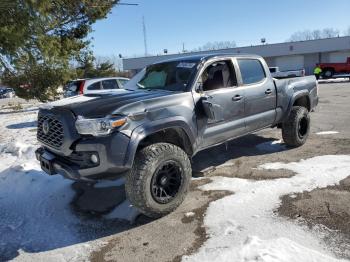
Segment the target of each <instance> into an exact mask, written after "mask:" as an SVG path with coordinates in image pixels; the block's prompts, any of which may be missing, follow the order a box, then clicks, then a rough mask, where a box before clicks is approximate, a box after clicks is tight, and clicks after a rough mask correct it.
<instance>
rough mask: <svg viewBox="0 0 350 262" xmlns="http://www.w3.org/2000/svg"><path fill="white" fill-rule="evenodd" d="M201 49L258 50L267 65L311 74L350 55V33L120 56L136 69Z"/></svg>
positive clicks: (282, 69) (243, 51)
mask: <svg viewBox="0 0 350 262" xmlns="http://www.w3.org/2000/svg"><path fill="white" fill-rule="evenodd" d="M201 53H206V54H207V53H247V54H257V55H261V56H263V57H264V58H265V59H266V61H267V63H268V65H269V66H278V67H279V68H280V70H281V71H286V70H296V69H305V70H306V74H312V73H313V69H314V67H315V65H316V63H319V62H323V63H327V62H345V61H346V58H347V57H350V36H346V37H336V38H327V39H319V40H310V41H300V42H286V43H278V44H266V45H257V46H245V47H236V48H228V49H220V50H213V51H205V52H192V53H181V54H169V55H161V56H148V57H137V58H125V59H123V68H124V70H131V71H134V72H137V71H139V70H140V69H142V68H143V67H145V66H147V65H149V64H153V63H156V62H160V61H164V60H168V59H171V58H176V57H185V56H191V55H193V54H201Z"/></svg>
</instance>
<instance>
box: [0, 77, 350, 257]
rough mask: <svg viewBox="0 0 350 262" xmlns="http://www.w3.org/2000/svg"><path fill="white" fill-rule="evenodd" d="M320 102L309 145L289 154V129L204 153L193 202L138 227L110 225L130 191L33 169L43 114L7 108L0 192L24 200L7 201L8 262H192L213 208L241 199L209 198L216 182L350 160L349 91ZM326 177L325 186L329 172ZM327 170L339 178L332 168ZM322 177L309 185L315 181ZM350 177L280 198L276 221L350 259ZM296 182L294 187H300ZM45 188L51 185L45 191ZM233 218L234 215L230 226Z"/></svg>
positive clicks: (322, 93)
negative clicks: (329, 159)
mask: <svg viewBox="0 0 350 262" xmlns="http://www.w3.org/2000/svg"><path fill="white" fill-rule="evenodd" d="M319 97H320V101H319V106H318V107H317V109H316V110H315V112H313V113H312V115H311V121H312V124H311V126H312V127H311V134H310V137H309V139H308V141H307V143H306V144H305V145H304V146H302V147H300V148H293V149H291V148H287V147H286V146H285V145H284V144H283V142H281V141H280V139H281V131H280V130H279V129H268V130H263V131H261V132H259V133H256V134H251V135H249V136H246V137H243V138H240V139H237V140H234V141H230V142H228V143H226V144H224V145H221V146H217V147H214V148H211V149H208V150H206V151H202V152H200V153H198V154H197V155H196V156H195V157H194V159H193V176H194V178H193V180H192V183H191V190H190V192H189V194H188V196H187V198H186V200H185V202H184V203H183V204H182V205H181V206H180V207H179V208H178V209H177V210H176V211H175V212H173V213H171V214H169V215H167V216H165V217H163V218H161V219H158V220H153V219H149V218H146V217H144V216H142V215H140V216H138V217H136V219H135V220H134V219H128V220H121V219H119V218H118V219H115V218H114V219H111V217H113V216H110V213H114V214H116V213H118V212H119V213H120V212H124V211H123V209H118V208H117V209H115V207H116V206H118V205H120V204H121V203H124V202H123V201H124V200H125V192H124V188H123V186H122V185H119V186H116V185H107V186H106V185H104V186H98V187H96V186H95V187H91V186H88V185H86V184H81V183H73V184H71V182H70V181H67V180H64V179H62V178H61V177H59V176H52V177H49V176H47V175H46V174H44V173H43V172H41V171H40V170H37V169H35V164H33V163H32V162H35V160H34V158H33V156H32V155H31V153H30V152H31V150H34V149H35V148H36V147H37V145H36V142H35V131H36V122H35V118H36V112H35V111H33V110H32V111H28V112H25V113H23V114H21V113H18V112H15V113H9V112H8V111H6V109H5V111H4V112H2V113H1V114H0V117H3V118H2V121H4V122H3V124H2V126H1V128H2V130H1V134H0V143H1V147H2V148H1V147H0V151H1V152H2V154H3V153H4V152H10V153H11V154H10V155H9V156H8V157H7V158H5V157H4V160H2V162H5V161H8V162H9V164H8V166H7V165H6V164H5V163H0V164H2V165H3V166H4V167H5V169H4V170H3V171H1V172H0V178H1V181H2V184H0V186H2V185H3V187H2V189H1V190H2V191H0V192H1V193H2V194H3V195H4V192H3V191H6V188H7V186H5V185H7V184H8V185H9V187H8V188H9V190H10V191H11V190H17V191H18V192H17V191H16V192H17V194H16V195H15V196H16V197H15V198H13V200H6V198H2V195H0V203H1V204H2V205H3V210H4V212H2V213H0V260H2V259H3V260H8V259H15V260H19V261H38V260H41V261H49V260H54V261H57V259H62V260H72V261H81V260H89V261H180V260H185V261H188V260H186V259H187V258H186V256H188V255H191V254H195V253H197V252H198V251H199V250H203V247H205V248H204V249H205V250H209V251H210V248H207V247H206V244H207V243H208V242H209V240H210V239H211V237H212V236H213V235H215V234H213V232H211V231H210V230H211V229H210V228H208V227H206V226H205V225H206V224H207V223H208V221H207V220H208V219H209V218H208V210H209V209H208V207H209V206H210V207H212V206H213V204H215V203H218V202H219V201H220V200H222V199H223V198H224V197H225V199H226V198H227V197H230V196H234V195H235V194H236V193H237V192H236V191H235V190H236V189H235V190H222V189H220V190H205V189H203V186H204V185H209V184H210V183H211V181H212V180H215V178H216V177H224V178H228V179H232V178H241V179H240V182H242V183H243V184H245V183H252V182H259V183H260V182H261V183H262V185H264V183H265V182H266V183H270V182H273V181H277V180H279V179H285V181H288V179H293V178H294V177H297V174H296V173H295V172H293V171H292V170H290V169H288V168H282V169H274V170H271V169H262V168H258V167H259V166H261V165H264V164H266V163H277V162H282V163H287V164H288V163H291V162H300V161H301V160H302V159H306V160H307V159H311V158H314V157H316V156H327V155H337V156H341V155H350V127H349V120H350V103H349V98H350V83H349V82H340V83H327V82H324V83H320V85H319ZM16 99H17V98H15V99H14V100H12V104H13V101H17V100H16ZM2 102H3V101H2ZM7 102H8V101H7ZM14 104H16V103H14ZM3 105H5V106H6V105H7V103H5V102H4V104H3ZM9 136H12V138H11V139H12V140H13V141H14V142H16V143H19V144H15V148H13V147H12V146H11V147H6V143H7V142H9V140H11V139H9ZM28 145H29V147H28ZM17 147H19V148H20V150H18V148H17ZM4 148H5V149H4ZM4 150H7V151H4ZM17 152H18V153H17ZM17 156H18V158H16V157H17ZM13 159H15V160H14V162H13V164H11V163H10V162H11V161H12V160H13ZM301 162H302V161H301ZM321 164H324V163H321V162H320V165H321ZM26 166H28V167H27V168H30V169H29V170H28V169H26ZM23 168H24V169H23ZM312 168H313V169H310V170H309V171H310V172H311V171H316V172H318V170H319V169H318V167H317V163H316V165H315V166H313V167H312ZM320 170H322V169H320ZM326 171H327V170H326ZM328 171H329V170H328ZM328 171H327V172H328ZM319 172H320V174H319V176H320V178H322V176H323V175H324V173H323V171H319ZM329 172H330V173H332V169H331V170H330V171H329ZM316 174H317V176H316V178H312V179H311V180H310V181H309V182H310V184H312V183H313V180H317V177H318V173H316ZM348 176H349V177H348V178H345V179H342V181H341V182H340V183H337V184H335V185H330V186H326V187H321V188H315V187H314V188H313V189H312V190H306V191H303V190H299V191H298V193H295V194H292V195H291V194H286V195H281V198H280V201H279V202H280V203H279V205H278V206H276V207H275V208H274V209H273V213H274V216H275V218H278V219H281V220H283V221H287V222H288V223H289V222H290V223H291V224H293V225H294V224H300V225H303V226H304V227H305V228H307V229H309V230H310V231H312V232H318V234H317V236H318V238H317V240H319V241H320V243H323V245H324V246H325V247H326V248H327V253H328V254H331V255H332V256H335V257H337V258H345V259H350V251H349V250H350V246H349V243H350V241H349V240H350V231H349V221H350V211H349V210H350V205H349V201H348V199H349V197H350V170H349V172H348ZM343 177H346V176H343ZM11 179H14V180H11ZM16 179H17V180H16ZM23 181H24V182H23ZM295 181H296V180H293V181H292V182H291V184H293V183H295V184H296V185H297V186H302V185H300V184H298V183H296V182H295ZM22 182H23V183H22ZM6 183H7V184H6ZM55 183H56V185H58V186H57V188H56V187H55V185H54V184H55ZM266 183H265V184H266ZM20 185H25V186H26V190H20V188H21V186H20ZM257 185H258V184H257ZM327 185H328V184H327ZM40 187H46V188H47V190H46V191H47V192H46V191H45V188H40ZM71 189H73V190H71ZM238 189H239V188H238ZM39 191H42V192H39ZM70 191H71V192H70ZM257 191H258V188H256V189H254V190H252V191H248V197H250V194H251V195H252V196H253V195H254V194H255V193H256V192H257ZM262 193H264V192H262ZM267 193H268V192H267ZM237 195H238V193H237ZM262 196H264V194H262ZM1 201H2V202H1ZM11 201H13V202H11ZM36 201H37V202H36ZM232 201H235V200H232ZM33 202H35V203H33ZM247 205H248V204H247ZM27 209H28V210H27ZM248 209H251V206H249V205H248V206H245V208H244V209H242V212H241V210H239V212H241V213H242V214H246V213H248ZM22 210H24V211H23V214H22ZM118 210H119V211H118ZM5 211H6V212H5ZM223 211H224V210H223ZM12 213H14V214H12ZM222 214H224V212H223V213H222ZM118 215H120V214H118ZM122 215H123V214H122ZM124 215H125V216H126V215H130V214H124ZM131 215H132V214H131ZM134 215H135V214H134ZM220 215H221V214H220ZM253 215H254V218H253V219H255V220H254V221H255V222H256V223H257V224H256V225H257V227H261V228H264V227H267V226H268V225H267V224H264V217H260V216H258V215H256V214H255V213H254V214H253ZM26 216H27V217H26ZM247 218H248V219H250V217H249V216H247ZM235 219H236V218H235V217H234V215H233V216H232V220H233V221H234V220H235ZM38 221H39V222H38ZM130 221H132V222H130ZM230 223H233V222H232V221H231V222H230ZM223 226H225V225H223ZM226 226H227V225H226ZM244 226H245V227H246V226H247V225H244ZM232 227H233V226H232V225H230V226H229V227H228V228H231V229H232ZM234 228H235V230H236V231H232V232H236V233H237V234H239V232H240V230H241V229H242V228H243V226H242V225H237V226H235V227H234ZM231 229H230V230H231ZM273 230H274V229H273ZM273 230H272V234H274V232H273ZM242 231H244V230H242ZM225 232H226V231H225ZM230 232H231V231H228V234H230ZM282 233H283V232H282ZM276 234H277V229H276ZM231 237H234V234H233V235H232V236H231ZM48 239H49V240H50V241H51V242H50V241H49V240H48ZM78 247H79V248H78ZM85 247H87V248H85ZM201 247H202V248H201ZM219 248H221V249H223V250H224V249H225V248H227V247H226V244H222V245H221V246H220V245H219ZM20 250H21V251H20ZM213 250H214V249H213ZM215 250H216V251H217V250H218V249H217V248H216V249H215ZM216 251H215V252H216ZM2 252H3V253H2ZM86 255H87V256H86ZM189 261H192V260H191V259H189ZM194 261H201V260H200V259H197V260H194ZM202 261H203V260H202ZM207 261H210V258H207ZM323 261H327V260H323Z"/></svg>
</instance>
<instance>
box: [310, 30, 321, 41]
mask: <svg viewBox="0 0 350 262" xmlns="http://www.w3.org/2000/svg"><path fill="white" fill-rule="evenodd" d="M321 38H322V31H321V30H318V29H317V30H314V31H312V39H321Z"/></svg>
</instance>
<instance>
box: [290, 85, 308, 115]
mask: <svg viewBox="0 0 350 262" xmlns="http://www.w3.org/2000/svg"><path fill="white" fill-rule="evenodd" d="M301 97H306V99H307V100H308V102H309V103H310V106H311V98H310V92H309V91H308V90H300V91H297V92H295V93H294V94H293V96H292V98H291V99H290V100H289V104H288V107H287V110H286V115H285V117H284V120H286V119H288V117H289V115H290V112H291V111H292V108H293V105H294V103H295V101H296V100H297V99H299V98H301Z"/></svg>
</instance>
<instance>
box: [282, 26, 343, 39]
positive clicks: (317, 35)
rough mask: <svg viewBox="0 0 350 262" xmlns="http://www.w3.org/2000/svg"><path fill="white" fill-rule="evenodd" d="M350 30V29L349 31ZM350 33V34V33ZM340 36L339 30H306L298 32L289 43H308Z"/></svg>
mask: <svg viewBox="0 0 350 262" xmlns="http://www.w3.org/2000/svg"><path fill="white" fill-rule="evenodd" d="M349 30H350V29H349ZM349 33H350V32H349ZM337 36H339V30H338V29H334V28H325V29H322V30H318V29H316V30H313V31H311V30H304V31H298V32H295V33H294V34H292V35H291V37H290V38H289V39H288V40H287V41H291V42H296V41H307V40H316V39H323V38H331V37H337Z"/></svg>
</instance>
